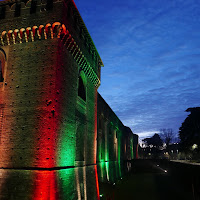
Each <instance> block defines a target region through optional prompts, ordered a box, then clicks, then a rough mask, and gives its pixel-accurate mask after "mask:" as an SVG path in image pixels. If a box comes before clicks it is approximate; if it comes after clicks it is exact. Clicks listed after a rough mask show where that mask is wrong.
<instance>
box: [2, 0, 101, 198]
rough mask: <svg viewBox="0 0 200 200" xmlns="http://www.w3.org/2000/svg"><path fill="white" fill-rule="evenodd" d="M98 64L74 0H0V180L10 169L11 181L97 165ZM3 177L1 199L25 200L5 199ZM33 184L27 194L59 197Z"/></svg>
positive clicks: (98, 59)
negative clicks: (12, 179)
mask: <svg viewBox="0 0 200 200" xmlns="http://www.w3.org/2000/svg"><path fill="white" fill-rule="evenodd" d="M101 66H103V63H102V61H101V58H100V56H99V54H98V52H97V50H96V48H95V46H94V44H93V41H92V39H91V37H90V35H89V33H88V31H87V28H86V27H85V25H84V22H83V20H82V18H81V16H80V14H79V12H78V10H77V8H76V6H75V4H74V2H73V0H65V1H53V0H47V1H44V0H42V1H41V0H32V1H28V2H27V1H15V2H13V1H1V2H0V167H1V168H2V169H4V171H2V173H0V174H1V175H2V174H3V175H2V177H3V176H5V177H7V179H9V176H10V174H11V172H10V171H9V170H10V169H13V170H15V181H17V178H16V177H24V178H23V179H22V178H21V180H24V181H25V182H27V184H32V183H31V181H30V179H31V178H32V174H34V173H35V171H37V170H46V171H54V172H53V173H59V172H58V171H59V170H60V169H67V168H73V167H74V166H85V165H90V164H95V163H96V137H97V136H96V134H97V120H96V119H97V88H98V87H99V85H100V71H101ZM6 169H7V172H5V170H6ZM12 173H13V171H12ZM27 173H28V174H29V175H27ZM42 176H43V175H42V173H41V174H40V173H39V175H38V174H37V177H36V183H33V185H34V186H33V187H36V188H37V187H38V188H40V189H41V187H42V186H41V185H40V184H41V177H42ZM52 176H54V175H51V179H52ZM28 177H29V178H28ZM30 177H31V178H30ZM47 177H48V175H45V176H44V178H47ZM68 177H69V176H68ZM2 179H5V178H4V177H3V178H2ZM7 182H8V183H4V185H6V184H7V187H6V186H2V187H3V188H4V192H2V190H3V189H2V188H0V190H1V194H2V195H3V194H4V195H3V196H2V199H4V198H5V199H29V198H25V196H26V195H25V194H22V193H23V192H21V193H20V192H17V195H21V196H17V197H16V196H15V197H13V196H9V195H10V194H8V193H9V190H8V191H7V192H6V190H5V188H8V185H10V182H9V181H7ZM47 182H48V181H47ZM15 185H16V187H17V184H16V183H15ZM54 185H56V184H53V186H51V187H54ZM21 186H22V187H24V185H21ZM46 187H48V186H46ZM30 188H32V187H31V186H30ZM40 189H38V190H39V192H36V193H37V194H35V193H34V198H32V197H30V199H58V198H57V197H56V196H55V195H54V198H48V197H45V196H44V195H45V194H41V193H42V192H41V193H40ZM25 190H26V189H25ZM29 190H32V189H29ZM51 191H52V189H51V190H49V191H48V195H49V193H50V192H51ZM30 193H31V192H30ZM6 195H7V196H6ZM8 197H9V198H8ZM63 199H66V198H63ZM72 199H73V198H72ZM74 199H76V198H75V197H74Z"/></svg>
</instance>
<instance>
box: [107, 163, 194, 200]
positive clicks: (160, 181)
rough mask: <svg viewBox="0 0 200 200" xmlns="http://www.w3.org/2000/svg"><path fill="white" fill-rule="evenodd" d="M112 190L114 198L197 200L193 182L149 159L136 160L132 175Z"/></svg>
mask: <svg viewBox="0 0 200 200" xmlns="http://www.w3.org/2000/svg"><path fill="white" fill-rule="evenodd" d="M165 170H166V171H165ZM110 192H112V198H110V199H112V200H196V199H194V197H193V192H192V183H191V182H187V180H186V179H184V177H182V176H180V175H179V176H176V175H174V174H173V175H172V174H171V173H170V169H165V168H163V167H162V166H160V165H158V163H154V162H152V161H149V160H138V161H136V162H135V163H134V166H133V171H132V172H131V173H130V175H129V176H128V177H126V178H124V179H123V180H121V181H118V182H117V183H116V185H115V186H113V187H112V189H111V190H110ZM105 199H106V198H105Z"/></svg>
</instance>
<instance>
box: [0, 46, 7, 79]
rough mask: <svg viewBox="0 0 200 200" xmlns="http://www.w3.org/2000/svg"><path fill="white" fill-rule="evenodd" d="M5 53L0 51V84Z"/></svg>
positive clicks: (2, 76)
mask: <svg viewBox="0 0 200 200" xmlns="http://www.w3.org/2000/svg"><path fill="white" fill-rule="evenodd" d="M5 61H6V58H5V53H4V52H3V51H2V50H1V49H0V82H3V81H4V69H5Z"/></svg>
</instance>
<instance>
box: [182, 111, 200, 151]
mask: <svg viewBox="0 0 200 200" xmlns="http://www.w3.org/2000/svg"><path fill="white" fill-rule="evenodd" d="M186 112H190V114H189V115H188V117H187V118H186V119H185V121H184V122H183V123H182V126H181V127H180V128H179V137H180V145H181V149H182V151H184V152H186V153H188V152H192V151H193V152H194V148H193V147H194V146H196V150H195V151H199V147H200V107H195V108H188V109H187V110H186Z"/></svg>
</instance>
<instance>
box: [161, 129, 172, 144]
mask: <svg viewBox="0 0 200 200" xmlns="http://www.w3.org/2000/svg"><path fill="white" fill-rule="evenodd" d="M160 137H161V138H162V140H163V141H164V142H165V144H166V146H167V147H168V146H169V144H170V143H171V142H172V140H173V139H174V138H175V133H174V132H173V130H172V129H171V128H168V129H166V128H163V129H160Z"/></svg>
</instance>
